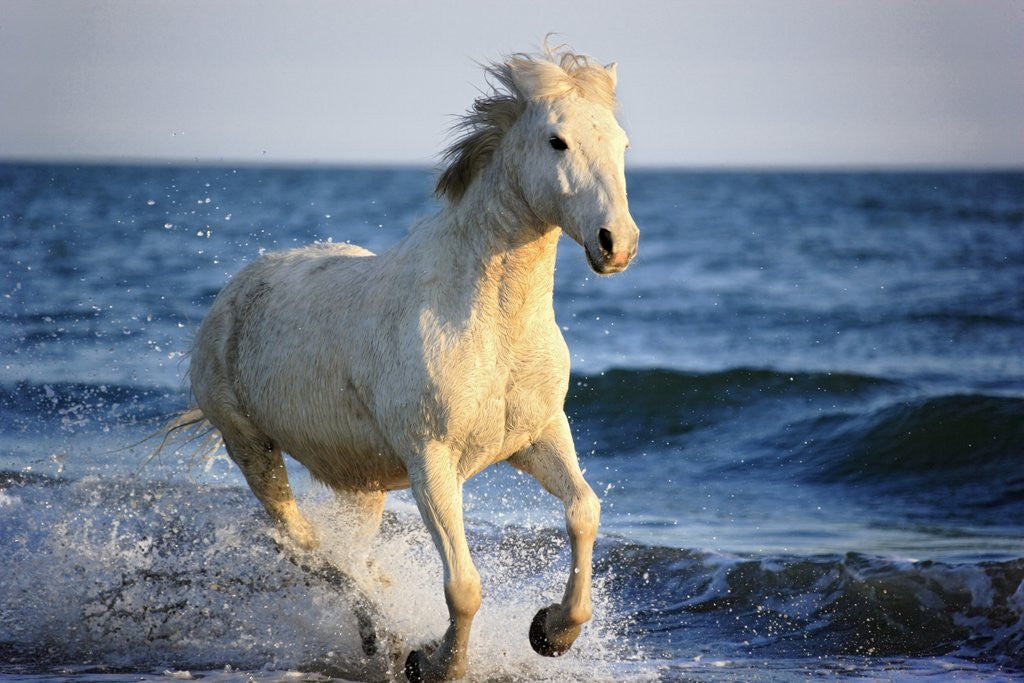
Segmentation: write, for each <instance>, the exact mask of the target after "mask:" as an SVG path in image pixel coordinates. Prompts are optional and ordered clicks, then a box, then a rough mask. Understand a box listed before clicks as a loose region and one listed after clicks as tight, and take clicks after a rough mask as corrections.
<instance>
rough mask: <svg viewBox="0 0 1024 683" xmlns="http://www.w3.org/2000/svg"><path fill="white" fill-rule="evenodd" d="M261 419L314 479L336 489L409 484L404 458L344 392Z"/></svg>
mask: <svg viewBox="0 0 1024 683" xmlns="http://www.w3.org/2000/svg"><path fill="white" fill-rule="evenodd" d="M277 408H278V409H277V410H275V411H274V412H273V416H270V415H268V416H266V417H265V418H264V420H263V422H264V424H265V425H266V427H267V433H268V436H270V437H271V438H272V439H273V440H274V442H275V443H276V444H277V445H278V446H279V447H280V448H281V450H282V451H284V452H286V453H288V454H289V455H290V456H292V457H293V458H294V459H295V460H297V461H298V462H300V463H301V464H302V465H303V466H304V467H305V468H306V469H307V470H309V473H310V474H311V475H312V476H313V478H314V479H316V480H318V481H320V482H322V483H324V484H326V485H327V486H330V487H331V488H335V489H348V490H359V491H367V490H374V491H380V490H390V489H396V488H405V487H407V486H408V485H409V482H408V479H409V478H408V472H407V471H406V469H405V465H404V463H403V462H402V461H401V459H399V458H398V457H397V455H396V454H395V453H394V452H393V449H392V448H391V446H390V445H389V444H388V443H387V441H386V440H385V439H384V438H383V437H382V436H381V434H380V431H379V430H378V429H377V427H376V423H375V421H374V420H373V418H372V416H371V415H369V413H368V412H367V411H366V410H365V409H364V408H363V406H362V404H361V403H360V402H359V401H357V400H350V399H348V398H347V397H343V398H337V397H335V398H334V399H333V400H326V399H323V400H316V399H314V400H312V401H306V402H304V405H303V406H302V407H301V408H298V407H296V408H292V409H291V410H289V409H288V408H287V407H285V406H278V407H277Z"/></svg>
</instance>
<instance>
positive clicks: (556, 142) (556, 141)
mask: <svg viewBox="0 0 1024 683" xmlns="http://www.w3.org/2000/svg"><path fill="white" fill-rule="evenodd" d="M548 144H549V145H551V149H557V150H558V151H559V152H564V151H565V150H567V149H569V145H567V144H565V140H563V139H562V138H560V137H558V136H557V135H552V136H551V137H549V138H548Z"/></svg>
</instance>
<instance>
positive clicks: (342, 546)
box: [331, 489, 391, 585]
mask: <svg viewBox="0 0 1024 683" xmlns="http://www.w3.org/2000/svg"><path fill="white" fill-rule="evenodd" d="M334 499H335V508H336V518H337V520H338V524H337V528H336V530H337V532H338V539H337V540H338V542H337V543H332V544H331V545H332V551H333V552H334V553H335V554H336V555H337V556H338V560H339V562H340V564H341V565H342V566H346V567H350V568H351V569H352V571H353V573H354V574H356V575H357V576H358V575H362V574H363V573H364V572H363V570H364V569H366V570H367V571H368V572H369V578H370V579H375V580H376V581H377V583H379V584H384V585H387V584H390V583H391V581H390V579H388V577H387V576H385V575H384V574H383V572H382V571H381V570H380V568H379V567H377V566H376V564H375V563H374V562H373V561H372V560H371V559H370V557H369V550H370V543H371V542H372V541H373V537H374V536H375V535H376V534H377V531H378V530H379V529H380V525H381V520H382V518H383V514H384V501H385V500H386V499H387V492H385V491H352V490H347V489H335V491H334Z"/></svg>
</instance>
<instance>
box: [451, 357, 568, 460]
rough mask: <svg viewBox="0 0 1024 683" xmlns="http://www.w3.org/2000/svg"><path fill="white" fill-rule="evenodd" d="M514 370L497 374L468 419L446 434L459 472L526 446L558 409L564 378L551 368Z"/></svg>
mask: <svg viewBox="0 0 1024 683" xmlns="http://www.w3.org/2000/svg"><path fill="white" fill-rule="evenodd" d="M516 370H517V369H510V370H508V371H505V372H500V373H497V374H496V375H495V376H494V377H493V382H491V383H490V384H489V386H488V387H487V389H486V390H485V391H484V394H485V396H484V398H483V400H480V401H478V402H477V404H476V405H477V406H478V408H477V410H476V411H474V413H473V415H472V416H471V419H469V420H467V421H466V422H465V423H464V426H463V428H462V429H456V430H455V433H453V434H452V436H454V437H455V438H454V439H453V441H455V442H456V451H457V452H458V453H459V470H460V472H462V474H463V476H465V477H469V476H472V475H473V474H476V473H477V472H479V471H480V470H482V469H484V468H485V467H487V466H488V465H491V464H493V463H495V462H499V461H501V460H505V459H507V458H509V457H510V456H512V455H513V454H515V453H517V452H518V451H521V450H523V449H524V448H527V447H528V446H529V445H530V444H531V443H533V442H534V441H535V440H536V439H537V437H538V436H539V435H540V434H541V432H543V431H544V429H545V428H546V427H547V425H548V424H549V423H550V422H551V420H552V418H553V417H554V416H556V415H558V414H559V413H560V411H561V409H562V402H563V400H564V397H565V386H566V382H567V381H568V379H567V377H566V378H562V377H560V373H558V372H556V371H555V369H554V368H552V367H531V368H530V371H529V372H523V371H522V370H523V369H522V368H518V372H517V371H516Z"/></svg>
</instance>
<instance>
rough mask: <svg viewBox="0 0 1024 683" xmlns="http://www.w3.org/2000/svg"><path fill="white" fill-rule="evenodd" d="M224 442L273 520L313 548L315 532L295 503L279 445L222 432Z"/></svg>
mask: <svg viewBox="0 0 1024 683" xmlns="http://www.w3.org/2000/svg"><path fill="white" fill-rule="evenodd" d="M224 446H225V448H226V449H227V452H228V455H229V456H231V459H232V460H233V461H234V462H235V464H237V465H238V468H239V469H240V470H242V474H243V475H244V476H245V481H246V483H248V484H249V488H250V489H252V492H253V494H254V495H255V496H256V498H257V499H258V500H259V501H260V502H261V503H262V504H263V507H264V509H266V511H267V514H268V515H270V518H271V519H272V520H273V521H274V523H275V524H276V525H278V526H279V527H280V528H281V529H283V530H284V532H285V534H286V535H287V537H288V538H289V539H290V540H291V541H292V542H294V543H295V544H296V545H297V546H298V547H299V548H300V549H302V550H313V549H314V548H316V547H317V546H318V545H319V544H318V541H317V538H316V534H315V533H314V531H313V527H312V525H311V524H310V523H309V521H307V520H306V518H305V517H303V516H302V513H301V512H299V508H298V505H296V504H295V496H294V495H292V489H291V486H290V485H289V484H288V471H287V470H286V469H285V466H284V458H283V457H282V456H281V451H280V449H278V448H277V447H275V446H274V445H273V444H272V443H271V442H270V441H269V440H262V441H261V440H253V439H244V438H237V437H233V436H229V435H227V434H224Z"/></svg>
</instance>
